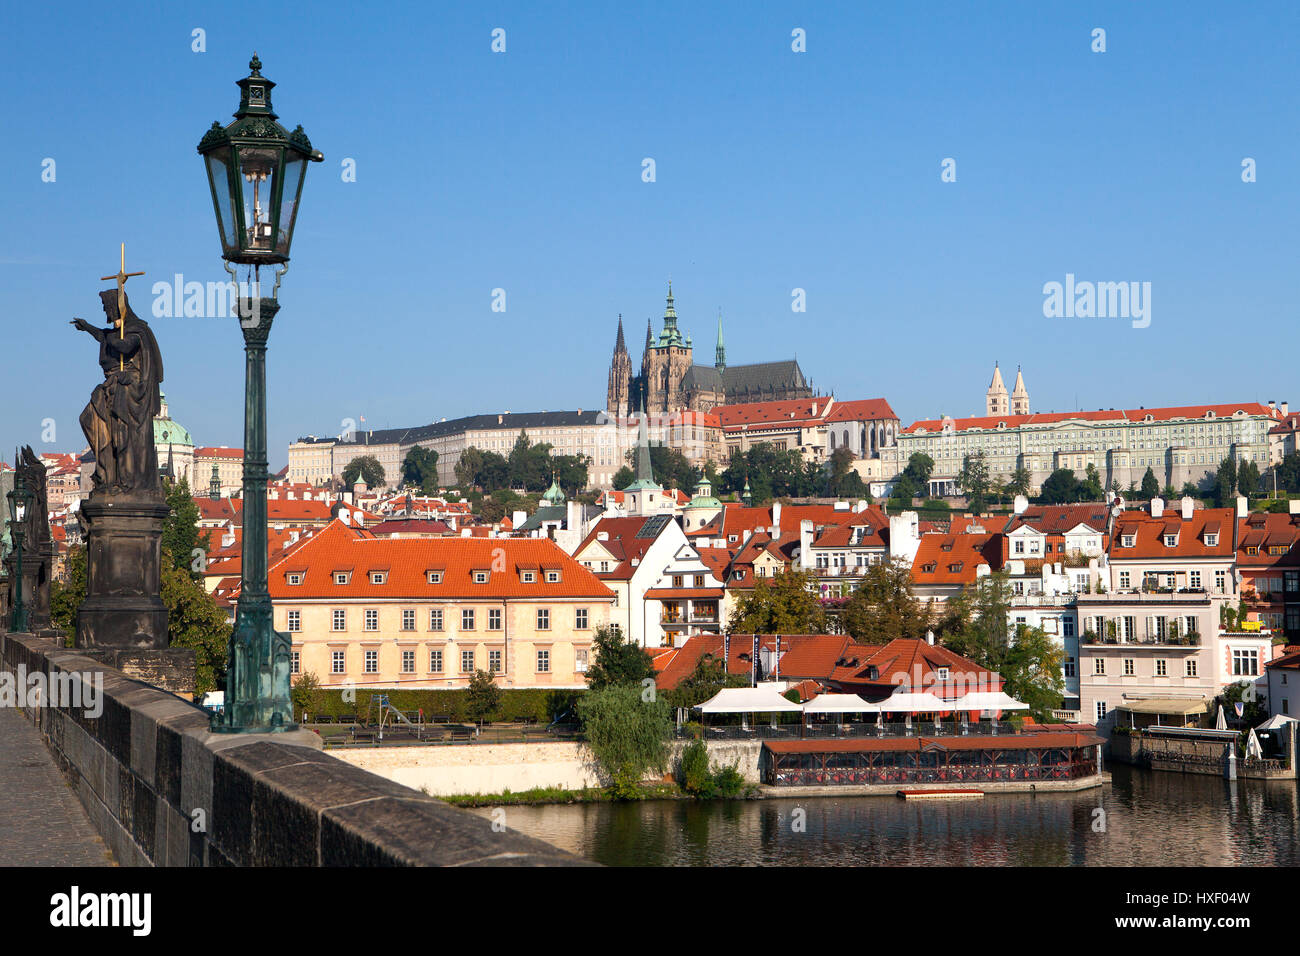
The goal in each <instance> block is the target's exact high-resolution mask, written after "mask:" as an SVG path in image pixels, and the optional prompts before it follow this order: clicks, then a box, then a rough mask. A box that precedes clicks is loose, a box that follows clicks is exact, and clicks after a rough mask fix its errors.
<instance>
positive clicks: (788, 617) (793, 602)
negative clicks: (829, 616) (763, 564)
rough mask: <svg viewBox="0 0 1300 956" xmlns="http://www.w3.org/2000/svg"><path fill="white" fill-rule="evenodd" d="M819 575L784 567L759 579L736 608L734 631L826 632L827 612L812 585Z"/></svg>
mask: <svg viewBox="0 0 1300 956" xmlns="http://www.w3.org/2000/svg"><path fill="white" fill-rule="evenodd" d="M816 586H817V577H816V575H814V574H813V573H812V572H810V571H798V570H793V569H791V570H781V571H778V572H777V574H776V575H775V576H774V577H772V578H771V579H770V580H769V579H768V578H759V579H758V581H757V582H756V583H755V584H754V590H753V591H752V592H750V593H749V594H746V595H744V596H743V597H742V598H741V599H740V600H739V601H738V602H737V603H736V607H735V609H734V610H733V611H732V615H731V621H730V622H729V623H728V624H727V631H728V633H731V634H825V633H826V611H825V610H823V608H822V604H821V599H820V598H819V597H818V596H817V594H815V593H814V592H813V591H812V590H811V588H815V587H816Z"/></svg>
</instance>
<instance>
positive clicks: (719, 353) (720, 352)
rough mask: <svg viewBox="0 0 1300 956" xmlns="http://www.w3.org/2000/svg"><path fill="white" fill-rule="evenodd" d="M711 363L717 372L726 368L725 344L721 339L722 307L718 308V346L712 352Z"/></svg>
mask: <svg viewBox="0 0 1300 956" xmlns="http://www.w3.org/2000/svg"><path fill="white" fill-rule="evenodd" d="M713 355H714V357H713V364H714V366H715V367H716V368H717V370H718V371H719V372H725V371H726V370H727V346H726V345H725V344H723V341H722V308H721V307H719V308H718V347H717V349H716V350H714V353H713Z"/></svg>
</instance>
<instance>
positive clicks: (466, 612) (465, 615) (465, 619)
mask: <svg viewBox="0 0 1300 956" xmlns="http://www.w3.org/2000/svg"><path fill="white" fill-rule="evenodd" d="M460 629H461V630H462V631H472V630H474V609H473V608H469V607H467V608H463V609H462V610H461V612H460Z"/></svg>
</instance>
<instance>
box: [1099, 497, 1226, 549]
mask: <svg viewBox="0 0 1300 956" xmlns="http://www.w3.org/2000/svg"><path fill="white" fill-rule="evenodd" d="M1234 520H1236V512H1235V510H1234V509H1232V508H1204V509H1201V510H1199V511H1193V512H1192V517H1191V518H1190V519H1189V520H1187V521H1184V520H1182V517H1181V514H1180V513H1179V512H1178V511H1167V512H1165V514H1164V515H1162V516H1161V517H1159V518H1152V517H1151V515H1150V514H1148V513H1147V512H1145V511H1138V510H1132V511H1123V512H1120V514H1119V516H1118V517H1117V518H1116V519H1115V526H1114V530H1113V531H1112V545H1111V551H1110V556H1111V560H1112V561H1125V560H1130V559H1146V560H1149V559H1151V558H1175V557H1176V558H1231V557H1232V523H1233V521H1234ZM1166 529H1168V531H1169V532H1171V533H1172V532H1177V533H1178V544H1177V545H1175V546H1174V547H1172V548H1171V547H1168V546H1167V545H1165V543H1164V540H1163V536H1164V534H1165V533H1166ZM1206 533H1217V534H1218V535H1219V538H1218V543H1217V544H1215V545H1214V546H1213V547H1210V546H1208V545H1206V543H1205V535H1206ZM1125 535H1132V536H1133V539H1134V540H1133V547H1131V548H1126V547H1124V546H1123V542H1124V537H1125Z"/></svg>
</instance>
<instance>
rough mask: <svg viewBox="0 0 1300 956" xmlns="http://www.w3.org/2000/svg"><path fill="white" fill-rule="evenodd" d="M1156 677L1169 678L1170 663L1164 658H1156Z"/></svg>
mask: <svg viewBox="0 0 1300 956" xmlns="http://www.w3.org/2000/svg"><path fill="white" fill-rule="evenodd" d="M1156 676H1157V677H1168V676H1169V661H1167V660H1166V659H1165V658H1163V657H1157V658H1156Z"/></svg>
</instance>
